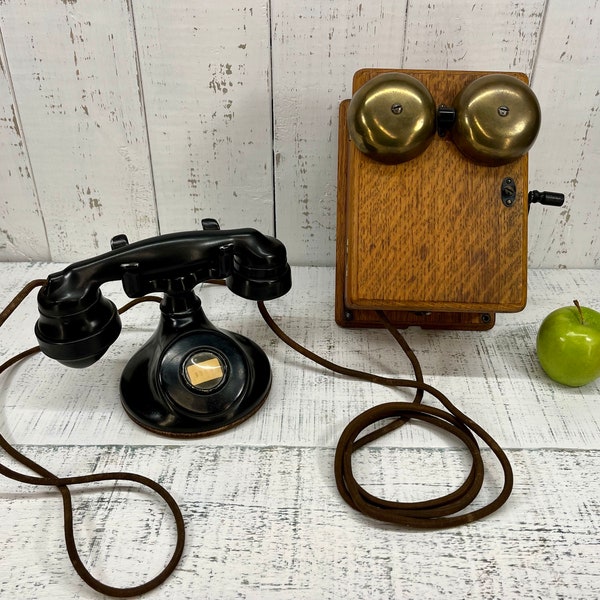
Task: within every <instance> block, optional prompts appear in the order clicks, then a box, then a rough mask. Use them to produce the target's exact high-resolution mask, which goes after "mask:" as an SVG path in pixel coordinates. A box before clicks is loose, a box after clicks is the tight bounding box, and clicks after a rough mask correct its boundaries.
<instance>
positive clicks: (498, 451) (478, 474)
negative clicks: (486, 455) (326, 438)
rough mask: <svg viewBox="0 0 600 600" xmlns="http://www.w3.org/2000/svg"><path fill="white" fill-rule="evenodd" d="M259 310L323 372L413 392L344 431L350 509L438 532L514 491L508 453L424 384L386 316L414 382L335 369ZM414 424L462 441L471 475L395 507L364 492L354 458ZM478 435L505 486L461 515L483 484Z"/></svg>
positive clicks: (341, 456)
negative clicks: (443, 491)
mask: <svg viewBox="0 0 600 600" xmlns="http://www.w3.org/2000/svg"><path fill="white" fill-rule="evenodd" d="M258 309H259V311H260V313H261V315H262V317H263V318H264V320H265V321H266V323H267V325H268V326H269V327H270V328H271V329H272V330H273V332H274V333H275V334H276V335H277V336H278V337H279V338H280V339H281V340H283V341H284V342H285V343H286V344H288V345H289V346H290V347H291V348H293V349H294V350H296V351H297V352H299V353H300V354H302V355H303V356H305V357H306V358H308V359H310V360H312V361H314V362H316V363H317V364H319V365H321V366H322V367H325V368H326V369H329V370H331V371H334V372H335V373H339V374H341V375H346V376H349V377H356V378H358V379H362V380H364V381H370V382H372V383H377V384H381V385H386V386H392V387H402V388H412V389H414V390H415V397H414V399H413V401H412V402H389V403H386V404H381V405H379V406H375V407H373V408H370V409H369V410H366V411H365V412H363V413H362V414H360V415H359V416H357V417H356V418H355V419H353V420H352V421H351V422H350V423H349V424H348V425H347V427H346V428H345V429H344V431H343V433H342V435H341V437H340V440H339V442H338V445H337V448H336V453H335V463H334V472H335V480H336V484H337V488H338V491H339V493H340V494H341V496H342V498H343V499H344V500H345V501H346V502H347V503H348V504H349V505H350V506H351V507H352V508H355V509H356V510H358V511H360V512H362V513H363V514H365V515H368V516H369V517H372V518H374V519H378V520H380V521H385V522H388V523H395V524H398V525H405V526H409V527H418V528H429V529H436V528H443V527H454V526H456V525H464V524H466V523H470V522H472V521H475V520H477V519H481V518H482V517H485V516H487V515H489V514H491V513H492V512H494V511H495V510H497V509H498V508H500V507H501V506H502V505H503V504H504V503H505V502H506V501H507V500H508V497H509V496H510V494H511V491H512V486H513V473H512V467H511V465H510V462H509V460H508V458H507V457H506V454H505V453H504V451H503V450H502V448H500V446H499V445H498V443H497V442H496V441H495V440H494V439H493V438H492V437H491V436H490V434H489V433H487V432H486V431H485V430H484V429H483V428H482V427H480V426H479V425H478V424H477V423H475V422H474V421H473V420H472V419H470V418H469V417H467V416H466V415H465V414H463V413H462V412H461V411H460V410H458V408H456V406H454V404H452V402H450V400H449V399H448V398H447V397H446V396H445V395H444V394H442V392H440V391H439V390H437V389H436V388H434V387H433V386H431V385H428V384H426V383H425V382H424V381H423V374H422V371H421V367H420V365H419V361H418V360H417V357H416V356H415V354H414V353H413V351H412V350H411V349H410V347H409V345H408V344H407V342H406V340H405V339H404V337H403V336H402V335H401V334H400V332H399V331H398V330H397V329H396V328H395V327H394V326H393V325H392V324H391V323H390V321H389V320H388V318H387V316H386V315H385V313H384V312H382V311H377V315H378V317H379V319H380V320H381V322H382V324H383V326H384V327H385V328H386V329H387V330H388V331H389V332H390V334H391V335H392V336H393V337H394V339H395V340H396V341H397V342H398V344H399V345H400V347H401V348H402V350H403V351H404V353H405V354H406V356H407V357H408V359H409V360H410V362H411V364H412V367H413V370H414V373H415V380H410V379H396V378H392V377H382V376H380V375H373V374H371V373H366V372H364V371H358V370H355V369H348V368H346V367H341V366H339V365H336V364H335V363H332V362H331V361H328V360H325V359H324V358H321V357H320V356H317V355H316V354H314V353H313V352H311V351H310V350H307V349H306V348H304V347H303V346H301V345H300V344H298V343H297V342H295V341H294V340H292V339H291V338H290V337H289V336H287V335H286V334H285V333H284V332H283V331H282V330H281V329H280V328H279V326H278V325H277V324H276V323H275V321H274V320H273V318H272V317H271V315H270V314H269V313H268V311H267V309H266V308H265V305H264V303H263V302H258ZM424 392H427V393H428V394H431V395H432V396H434V397H435V398H437V400H439V402H441V404H442V405H443V406H444V407H445V408H446V411H444V410H441V409H438V408H435V407H432V406H427V405H424V404H422V403H421V401H422V398H423V394H424ZM389 418H393V419H394V420H393V421H392V422H391V423H388V424H386V425H384V426H380V427H379V428H378V429H375V430H374V431H372V432H371V433H369V434H367V435H364V436H363V437H361V438H359V439H357V438H358V436H359V435H360V433H361V432H362V431H364V430H365V429H366V428H367V427H369V426H371V425H374V424H375V423H377V422H379V421H381V420H383V419H389ZM410 419H418V420H421V421H425V422H427V423H431V424H432V425H435V426H437V427H440V428H442V429H444V430H445V431H447V432H449V433H451V434H452V435H454V436H455V437H457V438H458V439H459V440H461V441H462V442H463V444H464V445H465V446H466V447H467V449H468V450H469V452H470V454H471V456H472V460H473V463H472V466H471V470H470V472H469V474H468V476H467V478H466V479H465V481H464V483H463V484H462V485H461V486H460V487H459V488H458V489H456V490H455V491H454V492H452V493H450V494H447V495H445V496H441V497H439V498H434V499H432V500H426V501H424V502H392V501H388V500H384V499H381V498H377V497H376V496H373V495H372V494H370V493H369V492H367V491H366V490H365V489H364V488H363V487H361V486H360V485H359V483H358V482H357V481H356V479H355V478H354V475H353V473H352V454H353V453H354V452H355V451H356V450H358V449H359V448H361V447H362V446H364V445H365V444H368V443H369V442H372V441H373V440H376V439H377V438H379V437H381V436H382V435H385V434H386V433H389V432H390V431H393V430H394V429H397V428H398V427H402V426H403V425H405V424H406V423H407V422H408V421H409V420H410ZM474 434H475V435H477V436H478V437H479V438H480V439H481V440H483V442H484V443H485V444H486V445H487V446H488V447H489V448H490V449H491V450H492V452H493V453H494V455H495V456H496V458H497V459H498V461H499V462H500V465H501V466H502V469H503V471H504V485H503V487H502V489H501V491H500V493H499V494H498V496H497V497H496V498H495V499H494V500H493V501H491V502H490V503H489V504H486V505H485V506H483V507H481V508H478V509H475V510H472V511H471V512H464V513H461V514H457V513H459V512H460V511H462V510H463V509H465V508H467V507H468V506H469V505H470V504H471V502H473V500H474V499H475V498H476V497H477V495H478V494H479V491H480V490H481V487H482V485H483V481H484V474H485V473H484V465H483V460H482V457H481V451H480V449H479V445H478V444H477V441H476V439H475V435H474Z"/></svg>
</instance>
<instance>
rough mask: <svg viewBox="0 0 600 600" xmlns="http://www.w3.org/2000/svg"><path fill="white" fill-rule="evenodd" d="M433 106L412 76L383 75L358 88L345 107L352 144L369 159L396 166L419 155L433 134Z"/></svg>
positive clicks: (434, 116)
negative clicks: (346, 107)
mask: <svg viewBox="0 0 600 600" xmlns="http://www.w3.org/2000/svg"><path fill="white" fill-rule="evenodd" d="M435 118H436V107H435V102H434V100H433V97H432V95H431V93H430V92H429V90H428V89H427V88H426V87H425V86H424V85H423V84H422V83H421V82H420V81H419V80H418V79H416V78H415V77H412V76H411V75H407V74H404V73H383V74H381V75H377V76H376V77H373V78H372V79H370V80H369V81H367V82H366V83H365V84H364V85H362V86H361V87H360V88H359V89H358V90H357V91H356V93H355V94H354V95H353V97H352V100H351V101H350V105H349V107H348V115H347V124H348V131H349V134H350V137H351V139H352V141H353V142H354V143H355V144H356V145H357V147H358V149H359V150H360V151H361V152H363V153H365V154H367V155H369V156H370V157H371V158H373V159H375V160H378V161H380V162H384V163H391V164H395V163H400V162H404V161H407V160H410V159H412V158H415V157H416V156H418V155H419V154H421V153H422V152H423V151H424V150H425V149H426V148H427V146H429V144H430V143H431V140H432V139H433V137H434V135H435V129H436V126H435Z"/></svg>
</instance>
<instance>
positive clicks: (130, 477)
mask: <svg viewBox="0 0 600 600" xmlns="http://www.w3.org/2000/svg"><path fill="white" fill-rule="evenodd" d="M45 283H46V281H45V280H43V279H38V280H35V281H32V282H30V283H28V284H27V285H26V286H25V287H24V288H23V289H22V290H21V291H20V292H19V293H18V294H17V295H16V296H15V297H14V298H13V300H12V301H11V302H10V303H9V305H8V306H7V307H6V308H5V309H4V310H3V311H2V313H0V326H2V324H3V323H4V321H6V319H7V318H8V317H9V316H10V315H11V314H12V313H13V312H14V311H15V309H16V308H17V307H18V306H19V304H21V302H22V301H23V300H24V299H25V298H26V297H27V295H28V294H29V293H30V292H31V291H32V290H33V289H35V288H36V287H39V286H42V285H44V284H45ZM147 301H155V302H156V301H158V302H160V298H156V297H154V296H147V297H144V298H137V299H135V300H133V301H131V302H129V303H128V304H126V305H125V306H123V307H122V308H121V309H120V310H119V313H123V312H125V311H126V310H128V309H129V308H131V307H132V306H135V305H136V304H139V303H140V302H147ZM36 352H39V347H34V348H30V349H29V350H25V351H24V352H21V353H20V354H18V355H16V356H14V357H12V358H10V359H9V360H7V361H6V362H4V363H3V364H2V365H0V374H1V373H3V372H4V371H6V370H7V369H8V368H9V367H11V366H12V365H14V364H15V363H17V362H18V361H20V360H22V359H24V358H26V357H27V356H31V355H32V354H35V353H36ZM0 447H2V449H3V450H4V451H5V452H6V453H7V454H9V455H10V456H12V457H13V458H14V459H15V460H17V461H18V462H20V463H21V464H22V465H23V466H25V467H27V468H29V469H31V470H32V471H34V472H35V473H37V474H38V475H39V477H34V476H30V475H24V474H22V473H19V472H17V471H14V470H13V469H10V468H9V467H7V466H5V465H3V464H1V463H0V474H1V475H4V476H5V477H8V478H10V479H14V480H16V481H19V482H21V483H27V484H31V485H41V486H51V487H55V488H57V489H58V491H59V492H60V493H61V495H62V500H63V519H64V533H65V543H66V547H67V553H68V555H69V558H70V559H71V563H72V564H73V567H74V568H75V571H76V572H77V573H78V575H79V576H80V577H81V579H83V581H85V583H87V584H88V585H89V586H90V587H91V588H92V589H94V590H96V591H97V592H100V593H101V594H106V595H108V596H113V597H116V598H129V597H131V596H138V595H140V594H144V593H145V592H149V591H150V590H153V589H154V588H156V587H158V586H159V585H160V584H161V583H163V582H164V581H165V580H166V579H167V578H168V577H169V575H171V573H172V572H173V571H174V569H175V567H176V566H177V564H178V563H179V560H180V558H181V555H182V553H183V547H184V542H185V524H184V521H183V515H182V514H181V510H180V508H179V506H178V504H177V502H176V501H175V499H174V498H173V496H171V494H170V493H169V492H167V490H166V489H165V488H163V487H162V486H161V485H160V484H158V483H157V482H155V481H153V480H152V479H148V478H147V477H143V476H141V475H137V474H135V473H126V472H114V473H99V474H91V475H83V476H80V477H58V476H56V475H54V474H53V473H51V472H50V471H48V470H47V469H45V468H44V467H42V466H41V465H39V464H37V463H36V462H34V461H33V460H31V459H30V458H28V457H27V456H25V455H23V454H22V453H21V452H19V451H18V450H17V449H16V448H14V447H13V446H12V445H11V444H10V443H9V442H8V441H7V440H6V438H4V437H3V436H2V435H0ZM98 481H130V482H133V483H138V484H140V485H143V486H146V487H148V488H150V489H151V490H153V491H154V492H156V493H157V494H158V495H159V496H160V497H161V498H162V499H163V500H164V501H165V502H166V504H167V506H168V507H169V509H170V510H171V512H172V513H173V517H174V518H175V527H176V532H177V542H176V544H175V549H174V551H173V555H172V556H171V559H170V560H169V562H168V563H167V565H166V566H165V567H164V569H163V570H162V571H161V572H160V573H159V574H158V575H157V576H156V577H154V578H153V579H151V580H149V581H147V582H146V583H143V584H141V585H137V586H133V587H128V588H118V587H113V586H110V585H106V584H105V583H102V582H101V581H99V580H98V579H96V578H95V577H94V576H93V575H92V574H91V573H90V572H89V571H88V570H87V569H86V568H85V566H84V565H83V563H82V561H81V558H80V556H79V553H78V551H77V544H76V542H75V535H74V531H73V505H72V500H71V492H70V491H69V488H68V486H70V485H82V484H87V483H93V482H98Z"/></svg>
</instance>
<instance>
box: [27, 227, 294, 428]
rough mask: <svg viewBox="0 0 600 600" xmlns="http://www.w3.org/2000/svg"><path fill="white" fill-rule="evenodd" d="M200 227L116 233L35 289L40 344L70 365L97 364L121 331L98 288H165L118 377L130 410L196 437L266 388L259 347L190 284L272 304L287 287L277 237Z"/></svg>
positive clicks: (227, 420) (238, 413)
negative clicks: (215, 320) (149, 329)
mask: <svg viewBox="0 0 600 600" xmlns="http://www.w3.org/2000/svg"><path fill="white" fill-rule="evenodd" d="M202 226H203V231H192V232H185V233H177V234H166V235H161V236H157V237H153V238H149V239H146V240H142V241H139V242H135V243H131V244H130V243H129V242H128V240H127V238H126V237H125V236H123V235H120V236H116V237H115V238H113V239H112V240H111V248H112V250H111V251H110V252H107V253H105V254H102V255H100V256H97V257H94V258H91V259H88V260H84V261H81V262H77V263H74V264H72V265H70V266H68V267H67V268H65V269H64V270H63V271H61V272H58V273H54V274H52V275H50V276H49V277H48V279H47V281H46V284H45V285H44V286H43V287H42V288H41V290H40V291H39V294H38V309H39V313H40V316H39V319H38V321H37V323H36V325H35V335H36V337H37V339H38V342H39V345H40V349H41V350H42V352H43V353H44V354H46V355H47V356H49V357H50V358H53V359H55V360H57V361H59V362H61V363H62V364H64V365H67V366H70V367H87V366H89V365H91V364H93V363H94V362H96V361H97V360H98V359H99V358H100V357H101V356H102V355H103V354H104V353H105V352H106V350H107V349H108V348H109V346H110V345H111V344H112V343H113V342H114V341H115V340H116V339H117V337H118V336H119V333H120V331H121V321H120V318H119V314H118V311H117V308H116V307H115V305H114V304H113V303H112V302H111V301H110V300H108V299H107V298H105V297H103V295H102V292H101V291H100V286H101V285H102V284H104V283H106V282H108V281H117V280H121V281H122V283H123V289H124V291H125V293H126V294H127V295H128V296H129V297H130V298H140V297H142V296H145V295H146V294H150V293H153V292H162V293H163V294H164V295H163V298H162V300H161V301H160V312H161V315H160V322H159V325H158V328H157V329H156V331H155V332H154V334H153V335H152V337H151V338H150V339H149V340H148V341H147V342H146V344H145V345H144V346H143V347H142V348H141V349H140V350H139V351H138V352H136V354H135V355H134V356H133V357H132V358H131V359H130V361H129V362H128V363H127V365H126V367H125V369H124V371H123V374H122V377H121V398H122V402H123V406H124V408H125V410H126V411H127V413H128V414H129V416H130V417H131V418H132V419H133V420H134V421H135V422H137V423H138V424H139V425H141V426H142V427H144V428H146V429H149V430H151V431H154V432H157V433H161V434H164V435H171V436H178V437H182V436H184V437H185V436H202V435H208V434H211V433H215V432H218V431H222V430H224V429H227V428H229V427H232V426H234V425H236V424H237V423H239V422H241V421H243V420H245V419H246V418H248V417H249V416H251V415H252V414H254V412H255V411H256V410H258V408H260V406H261V405H262V403H263V402H264V400H265V399H266V397H267V394H268V392H269V389H270V386H271V368H270V365H269V361H268V359H267V357H266V355H265V353H264V352H263V351H262V350H261V348H259V347H258V346H257V345H256V344H255V343H254V342H252V341H251V340H249V339H248V338H246V337H244V336H241V335H239V334H237V333H233V332H230V331H226V330H223V329H219V328H217V327H215V326H214V325H212V324H211V323H210V321H209V320H208V319H207V318H206V316H205V314H204V311H203V310H202V304H201V301H200V298H199V297H198V296H197V294H196V293H195V291H194V288H195V286H196V285H197V284H199V283H201V282H204V281H209V280H225V284H226V285H227V287H228V288H229V289H230V290H231V291H232V292H234V293H235V294H237V295H239V296H242V297H243V298H247V299H250V300H271V299H274V298H278V297H279V296H282V295H283V294H285V293H286V292H288V291H289V289H290V288H291V285H292V282H291V271H290V267H289V264H288V263H287V257H286V249H285V246H284V245H283V244H282V243H281V242H280V241H278V240H276V239H275V238H272V237H269V236H265V235H263V234H261V233H259V232H258V231H256V230H254V229H249V228H248V229H233V230H220V229H219V225H218V223H217V222H216V221H215V220H213V219H205V220H203V222H202Z"/></svg>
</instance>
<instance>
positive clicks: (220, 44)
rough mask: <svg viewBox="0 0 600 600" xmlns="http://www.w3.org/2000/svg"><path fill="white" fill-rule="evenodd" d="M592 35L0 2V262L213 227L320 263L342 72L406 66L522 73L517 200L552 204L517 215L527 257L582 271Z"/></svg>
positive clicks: (324, 8) (412, 17) (329, 226)
mask: <svg viewBox="0 0 600 600" xmlns="http://www.w3.org/2000/svg"><path fill="white" fill-rule="evenodd" d="M599 24H600V4H598V3H597V2H596V1H595V0H582V1H581V2H579V3H578V4H577V10H575V9H574V8H573V3H572V2H570V0H554V1H552V2H550V1H549V0H518V1H516V2H510V3H506V2H498V1H493V2H490V1H484V0H474V1H473V2H467V1H466V0H441V1H437V2H420V1H418V0H406V1H405V2H393V1H391V0H377V1H374V2H368V3H367V2H360V1H358V0H343V1H339V0H335V1H334V0H328V1H327V2H321V3H318V4H314V3H312V4H311V3H298V2H294V1H292V0H273V1H272V2H264V1H262V2H260V1H253V2H251V3H245V4H244V6H238V3H235V2H233V1H232V0H227V1H226V2H219V3H212V4H207V3H198V2H193V1H192V0H176V1H174V2H170V3H169V7H168V9H167V8H165V7H163V6H162V5H161V4H160V3H153V2H148V1H147V0H142V1H138V0H136V1H133V0H102V1H100V2H97V1H92V0H78V1H77V2H70V1H66V0H65V1H64V2H59V1H58V0H51V1H46V0H5V1H4V2H1V3H0V38H1V39H2V42H3V54H2V59H1V60H2V63H3V72H4V75H3V77H5V78H6V77H8V80H6V81H4V82H3V83H2V84H0V85H1V86H4V88H5V89H4V90H3V91H2V92H0V105H1V107H0V119H4V120H2V121H0V123H2V130H1V133H2V136H1V140H0V147H1V148H2V152H3V156H2V159H3V160H2V162H3V168H2V169H0V196H1V198H2V199H1V202H0V211H1V212H0V219H1V222H0V229H1V230H3V231H5V232H7V233H4V234H2V238H1V240H2V241H1V243H2V244H4V246H5V250H3V252H4V253H3V254H1V255H0V258H3V259H8V260H29V259H34V260H37V259H48V258H50V259H54V260H74V259H76V258H79V257H82V256H88V255H91V254H93V253H97V252H98V250H100V249H105V248H106V247H107V244H108V240H109V239H110V238H111V237H112V236H113V235H115V233H119V232H125V233H127V234H128V235H129V236H130V238H131V239H140V238H141V237H144V236H146V235H151V234H154V233H155V232H157V231H158V230H159V229H160V228H161V227H162V230H163V231H167V230H168V231H172V230H175V229H180V230H181V229H189V228H193V227H197V225H198V223H199V221H200V219H201V218H202V217H204V216H216V217H217V218H218V219H220V220H221V222H222V223H223V226H225V227H230V226H231V227H235V226H238V225H244V226H245V225H255V226H259V228H261V229H264V230H265V231H267V232H270V231H276V232H277V234H278V236H279V237H280V238H281V239H283V241H284V242H285V243H286V244H287V246H288V248H289V250H290V256H291V259H292V261H293V262H294V263H295V264H304V265H306V264H311V265H332V264H333V263H334V256H335V235H336V231H335V192H336V183H335V180H336V177H335V174H336V162H337V151H336V135H337V111H338V104H339V101H340V100H341V99H343V98H349V97H350V86H351V80H352V74H353V73H354V72H355V71H356V70H358V69H360V68H365V67H384V68H397V67H405V68H442V69H461V70H466V69H482V70H505V69H506V70H514V71H524V72H525V73H527V74H528V75H530V76H531V79H532V86H533V89H534V91H535V92H536V94H537V95H538V98H539V99H540V102H541V105H542V118H543V123H542V129H541V132H540V136H539V138H538V140H537V142H536V144H535V145H534V147H533V148H532V151H531V153H530V168H531V171H530V174H531V177H530V186H529V187H530V188H531V189H540V190H544V189H546V190H555V191H559V192H564V193H565V194H566V195H567V203H566V204H565V207H564V208H563V209H561V210H555V209H542V208H541V207H535V210H532V212H531V218H530V225H531V227H530V231H531V236H530V252H529V258H530V263H531V265H532V266H534V267H546V268H553V267H561V266H569V267H573V268H595V267H597V266H598V261H599V260H600V244H599V242H598V240H600V236H598V227H599V223H600V218H599V216H600V215H599V214H598V210H600V209H599V208H598V206H599V204H598V203H597V202H596V191H597V189H598V184H599V182H598V170H597V169H596V168H595V165H596V163H597V159H598V155H599V153H600V150H599V148H600V138H599V137H598V134H597V132H598V130H599V129H598V119H599V118H600V117H599V115H600V111H599V110H598V99H599V98H600V96H599V95H598V90H599V86H598V78H597V76H596V75H595V74H596V73H597V72H599V69H600V47H599V46H598V39H600V36H599V35H598V31H599V29H598V28H599V26H600V25H599ZM6 74H9V75H6ZM6 85H9V88H10V89H9V90H7V88H6ZM225 90H227V93H225ZM13 108H14V111H15V114H16V115H17V120H18V126H19V135H18V134H17V133H16V131H15V130H13V129H11V127H12V123H13V116H12V115H13ZM27 170H29V173H30V175H31V180H29V178H28V177H27V176H26V177H25V179H22V178H21V176H20V175H18V176H17V175H15V173H17V172H18V173H26V172H27ZM274 221H275V223H274ZM46 230H47V235H46ZM0 251H2V249H1V248H0Z"/></svg>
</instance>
